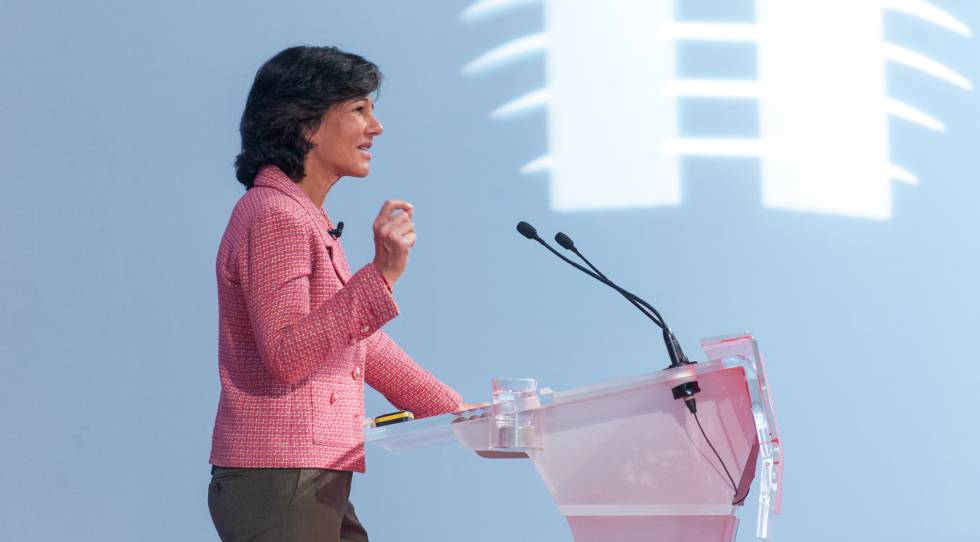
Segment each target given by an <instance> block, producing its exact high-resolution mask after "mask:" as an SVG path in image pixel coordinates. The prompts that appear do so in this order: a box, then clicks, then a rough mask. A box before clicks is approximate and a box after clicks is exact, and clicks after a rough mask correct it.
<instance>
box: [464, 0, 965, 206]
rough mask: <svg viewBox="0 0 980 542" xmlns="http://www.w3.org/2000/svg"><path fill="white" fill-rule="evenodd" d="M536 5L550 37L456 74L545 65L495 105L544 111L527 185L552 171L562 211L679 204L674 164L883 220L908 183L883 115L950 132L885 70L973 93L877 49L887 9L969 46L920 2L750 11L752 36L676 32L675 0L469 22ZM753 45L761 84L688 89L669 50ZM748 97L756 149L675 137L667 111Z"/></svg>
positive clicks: (488, 1) (767, 198)
mask: <svg viewBox="0 0 980 542" xmlns="http://www.w3.org/2000/svg"><path fill="white" fill-rule="evenodd" d="M531 4H534V5H539V6H543V9H544V15H545V32H543V33H540V34H535V35H530V36H525V37H522V38H519V39H516V40H514V41H511V42H509V43H506V44H503V45H501V46H500V47H497V48H495V49H493V50H491V51H489V52H487V53H486V54H483V55H481V56H480V57H479V58H477V59H475V60H473V61H472V62H470V63H469V64H467V65H466V66H465V67H464V68H463V70H462V71H463V74H464V75H466V76H472V77H476V76H482V75H485V74H487V73H489V72H491V71H492V70H494V69H497V68H501V67H504V66H506V65H508V64H510V63H512V62H515V61H517V60H520V59H522V58H525V57H529V56H532V55H545V58H546V66H547V68H546V69H547V87H546V88H542V89H537V90H532V91H531V92H529V93H527V94H525V95H523V96H520V97H518V98H516V99H514V100H511V101H509V102H507V103H505V104H504V105H502V106H500V107H498V108H497V109H495V110H494V111H493V112H492V113H491V117H492V118H495V119H502V118H506V117H510V116H513V115H517V114H521V113H525V112H528V111H533V110H538V109H546V110H547V115H548V147H549V152H548V154H547V155H545V156H542V157H539V158H537V159H535V160H532V161H531V162H529V163H528V164H526V165H524V166H523V167H522V168H521V172H522V173H529V174H530V173H537V172H547V173H548V175H549V176H550V180H551V183H550V187H551V189H550V194H551V196H550V197H551V207H552V208H553V209H555V210H557V211H579V210H598V209H616V208H630V207H652V206H665V205H679V204H680V203H681V196H682V192H681V180H680V169H679V164H678V161H679V157H682V156H706V157H755V158H758V159H759V160H760V162H761V166H762V167H761V171H762V179H761V183H762V190H761V192H762V200H763V201H762V203H763V205H764V206H765V207H768V208H778V209H787V210H793V211H806V212H819V213H830V214H839V215H848V216H855V217H863V218H870V219H887V218H890V216H891V207H892V205H891V188H892V186H891V184H892V182H893V181H899V182H905V183H910V184H917V182H918V179H917V177H916V176H915V175H913V174H912V173H910V172H908V171H906V170H905V169H903V168H902V167H900V166H898V165H895V164H893V163H892V160H891V157H890V153H889V141H888V140H889V134H888V121H889V116H892V117H896V118H900V119H904V120H905V121H909V122H912V123H915V124H917V125H919V126H922V127H924V128H928V129H931V130H935V131H938V132H943V131H945V126H944V125H943V123H942V122H941V121H940V120H938V119H936V118H934V117H933V116H932V115H930V114H928V113H926V112H925V111H922V110H921V109H919V108H917V107H915V106H913V105H910V104H906V103H902V102H899V101H897V100H894V99H892V98H889V96H888V94H887V90H886V84H885V68H886V63H887V62H895V63H898V64H902V65H904V66H907V67H909V68H912V69H914V70H918V71H920V72H922V73H923V74H925V75H929V76H932V77H935V78H938V79H940V80H942V81H944V82H946V83H949V84H951V85H954V86H956V87H959V88H961V89H963V90H966V91H972V89H973V85H972V83H971V82H970V81H968V80H967V79H966V78H965V77H963V76H962V75H960V74H959V73H957V72H956V71H954V70H953V69H951V68H949V67H947V66H945V65H943V64H941V63H940V62H938V61H936V60H934V59H931V58H929V57H927V56H925V55H923V54H921V53H918V52H916V51H912V50H910V49H907V48H904V47H901V46H899V45H896V44H889V43H886V42H885V38H884V22H883V19H884V15H885V12H886V10H893V11H896V12H901V13H904V14H906V15H909V16H912V17H915V18H917V19H919V20H921V21H924V22H926V23H930V24H932V25H936V26H937V27H939V28H942V29H945V30H948V31H951V32H954V33H956V34H959V35H962V36H966V37H969V36H971V35H972V33H971V31H970V29H969V28H967V27H966V25H964V24H963V23H962V22H960V21H958V20H957V19H956V18H954V17H953V16H952V15H950V14H949V13H946V12H945V11H943V10H941V9H939V8H937V7H936V6H934V5H932V4H930V3H928V2H926V1H924V0H820V1H819V2H811V1H802V0H801V1H791V0H755V12H756V21H755V23H753V24H729V23H721V24H719V23H692V22H680V21H677V20H675V13H674V7H675V0H639V1H629V0H609V1H605V2H578V1H568V0H480V1H478V2H476V3H475V4H473V5H471V6H470V7H469V8H467V9H466V10H465V11H464V12H463V14H462V19H463V20H464V21H469V22H473V21H481V20H483V19H485V18H488V17H490V16H492V15H495V14H498V13H501V12H504V11H506V10H508V9H510V8H515V7H519V6H522V5H531ZM685 40H686V41H695V40H697V41H712V42H730V43H736V42H749V43H752V44H754V45H755V50H756V55H757V65H758V78H757V80H684V79H679V78H678V77H677V76H676V73H677V71H678V70H677V66H676V65H675V63H676V62H675V44H676V43H677V42H678V41H685ZM685 97H708V98H717V99H732V100H756V101H757V102H758V105H759V115H760V118H759V137H758V138H754V139H735V138H719V139H706V138H684V137H680V136H679V135H678V133H677V100H678V99H679V98H685Z"/></svg>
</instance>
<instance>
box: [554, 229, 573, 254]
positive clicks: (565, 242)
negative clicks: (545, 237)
mask: <svg viewBox="0 0 980 542" xmlns="http://www.w3.org/2000/svg"><path fill="white" fill-rule="evenodd" d="M555 242H556V243H558V244H559V245H561V248H563V249H565V250H575V243H574V242H572V238H571V237H569V236H567V235H565V234H564V233H562V232H558V233H556V234H555Z"/></svg>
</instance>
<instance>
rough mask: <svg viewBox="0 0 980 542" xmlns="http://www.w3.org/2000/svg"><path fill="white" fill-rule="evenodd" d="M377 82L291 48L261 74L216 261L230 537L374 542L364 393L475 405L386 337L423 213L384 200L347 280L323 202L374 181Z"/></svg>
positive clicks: (324, 51) (217, 492)
mask: <svg viewBox="0 0 980 542" xmlns="http://www.w3.org/2000/svg"><path fill="white" fill-rule="evenodd" d="M380 80H381V73H380V72H379V71H378V67H377V66H375V65H374V64H373V63H371V62H369V61H367V60H365V59H364V58H362V57H360V56H357V55H353V54H350V53H345V52H343V51H341V50H339V49H336V48H333V47H293V48H289V49H286V50H284V51H282V52H280V53H279V54H277V55H275V56H274V57H272V58H271V59H270V60H269V61H268V62H266V63H265V64H264V65H263V66H262V67H261V68H260V69H259V71H258V73H257V74H256V76H255V81H254V83H253V84H252V89H251V91H250V92H249V95H248V101H247V103H246V105H245V112H244V113H243V114H242V121H241V137H242V150H241V153H240V154H239V155H238V158H237V159H236V160H235V169H236V176H237V177H238V180H239V181H240V182H241V183H242V184H244V185H245V187H246V189H247V191H246V192H245V194H244V195H243V196H242V197H241V199H240V200H239V201H238V203H237V204H236V205H235V208H234V210H233V211H232V214H231V219H230V220H229V222H228V227H227V229H226V230H225V233H224V236H223V238H222V240H221V245H220V247H219V249H218V257H217V263H216V274H217V281H218V328H219V329H218V331H219V333H218V372H219V376H220V379H221V396H220V399H219V401H218V412H217V416H216V418H215V423H214V435H213V439H212V447H211V458H210V463H211V464H212V465H213V467H212V475H211V483H210V485H209V487H208V508H209V509H210V512H211V518H212V520H213V521H214V525H215V528H216V529H217V531H218V534H219V536H220V537H221V539H222V540H224V541H232V540H234V541H238V540H242V541H244V540H250V541H266V540H269V541H272V540H275V541H306V540H310V541H312V540H317V541H338V540H350V541H364V540H367V534H366V532H365V531H364V528H363V527H362V526H361V524H360V523H359V522H358V520H357V516H356V515H355V513H354V508H353V506H352V505H351V504H350V502H349V499H348V497H349V494H350V486H351V478H352V475H353V471H358V472H363V471H364V431H363V425H362V419H363V417H364V382H367V384H368V385H370V386H371V387H373V388H375V389H377V390H378V391H380V392H381V393H382V394H384V396H385V397H386V398H387V399H388V400H389V401H391V402H392V403H393V404H394V405H395V406H396V407H397V408H399V409H403V410H411V411H412V412H414V413H415V415H416V417H425V416H432V415H435V414H441V413H446V412H451V411H458V410H464V409H467V408H470V407H471V406H473V405H468V404H464V403H463V402H462V400H461V398H460V396H459V394H458V393H456V392H455V391H453V389H452V388H450V387H449V386H447V385H445V384H443V383H442V382H440V381H439V380H437V379H436V378H435V377H433V376H432V375H431V374H430V373H429V372H427V371H426V370H425V369H423V368H422V367H420V366H419V365H417V364H416V363H415V362H414V361H412V359H411V358H410V357H409V356H408V355H406V354H405V353H404V352H403V351H402V350H401V349H400V348H399V347H398V346H397V345H396V344H395V343H394V342H393V341H392V340H391V339H390V338H389V337H388V336H387V335H386V334H385V333H384V332H383V331H380V328H381V327H382V326H383V325H384V324H385V323H386V322H388V321H389V320H391V319H392V318H394V317H395V316H396V315H397V314H398V308H397V306H396V305H395V301H394V299H393V298H392V287H393V286H394V285H395V283H396V282H397V281H398V277H399V276H401V274H402V272H403V271H404V270H405V266H406V264H407V262H408V254H409V250H410V249H411V248H412V246H413V245H414V244H415V227H414V224H413V222H412V211H413V209H412V205H411V204H409V203H407V202H404V201H398V200H389V201H387V202H385V203H384V205H383V206H382V208H381V212H380V213H379V214H378V217H377V219H376V220H375V221H374V245H375V254H374V261H372V262H371V263H369V264H368V265H365V266H364V267H362V268H361V269H360V270H358V271H357V272H356V273H351V271H350V269H349V268H348V265H347V260H346V258H345V257H344V251H343V248H342V247H341V245H340V241H339V239H338V237H339V234H338V233H337V230H335V229H334V225H333V224H332V223H331V222H330V219H329V217H328V216H327V214H326V212H325V211H324V210H323V202H324V199H325V198H326V196H327V193H328V192H329V191H330V189H331V187H333V185H334V184H335V183H336V182H337V181H338V180H340V179H341V178H342V177H365V176H367V174H368V172H369V170H370V162H371V151H370V149H371V145H372V142H373V140H374V138H375V137H377V136H379V135H381V133H382V131H383V128H382V126H381V123H380V122H379V121H378V119H377V118H376V117H375V116H374V109H373V100H372V94H373V93H374V92H375V91H376V90H377V89H378V85H379V83H380Z"/></svg>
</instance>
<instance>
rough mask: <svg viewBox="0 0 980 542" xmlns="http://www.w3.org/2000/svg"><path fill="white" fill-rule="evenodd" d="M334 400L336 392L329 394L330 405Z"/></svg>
mask: <svg viewBox="0 0 980 542" xmlns="http://www.w3.org/2000/svg"><path fill="white" fill-rule="evenodd" d="M336 402H337V392H333V393H331V394H330V404H331V405H332V404H334V403H336Z"/></svg>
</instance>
